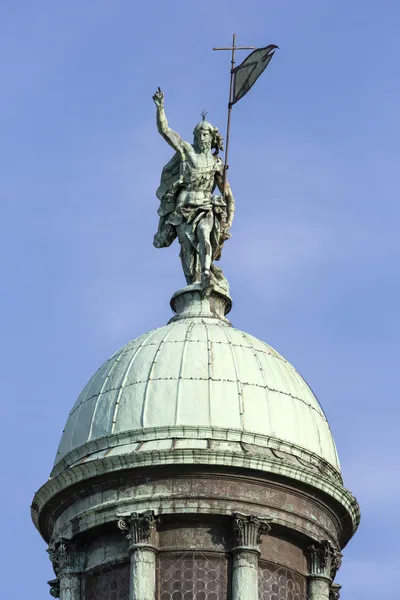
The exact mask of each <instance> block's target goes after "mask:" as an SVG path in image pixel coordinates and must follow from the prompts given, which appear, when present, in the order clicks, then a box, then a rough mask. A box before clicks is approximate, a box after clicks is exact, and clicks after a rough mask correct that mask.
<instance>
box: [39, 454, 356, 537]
mask: <svg viewBox="0 0 400 600" xmlns="http://www.w3.org/2000/svg"><path fill="white" fill-rule="evenodd" d="M182 464H186V465H197V466H199V465H219V466H224V467H227V468H229V467H233V468H245V469H256V470H258V471H264V472H268V473H271V474H275V475H279V476H283V477H287V478H289V479H292V480H294V481H298V482H300V483H302V484H305V485H307V486H310V487H312V488H316V489H317V490H320V491H321V492H324V493H325V494H327V495H328V496H330V497H331V498H333V499H334V500H336V501H337V502H338V503H339V504H340V505H341V506H342V507H343V508H344V509H345V511H346V512H347V514H348V515H349V518H350V520H351V522H352V527H353V532H354V531H355V530H356V529H357V526H358V523H359V518H360V513H359V507H358V504H357V501H356V500H355V498H354V496H353V495H352V494H351V493H350V492H348V491H347V490H346V489H345V488H344V487H343V486H342V485H340V484H339V483H338V482H335V481H333V480H332V479H330V478H327V477H323V476H322V475H317V474H315V473H313V472H311V471H310V470H308V469H306V468H305V467H301V466H300V465H299V466H294V465H292V464H288V463H284V462H283V461H281V462H279V461H277V460H272V459H271V458H267V457H264V456H253V455H248V454H244V453H243V454H238V453H235V452H232V451H231V452H229V451H225V452H224V453H223V454H217V453H215V452H212V451H209V450H182V449H180V450H174V451H173V452H171V451H161V450H159V451H152V452H145V453H142V454H141V453H131V454H125V455H124V454H122V455H116V456H106V457H104V458H103V459H101V460H96V461H90V462H87V463H83V464H81V465H77V466H75V467H72V468H70V469H68V470H66V471H64V472H63V473H61V474H60V475H58V476H57V477H53V478H52V479H50V480H49V481H48V482H47V483H46V484H45V485H44V486H42V488H40V490H39V491H38V492H37V493H36V495H35V498H34V501H33V504H32V519H33V521H34V524H35V525H36V527H37V528H38V529H39V530H40V526H39V520H40V516H41V513H42V511H43V509H44V508H45V506H46V504H47V503H48V502H49V501H50V500H51V499H52V498H54V497H55V496H56V495H57V494H59V493H60V492H62V491H63V490H66V489H68V487H70V486H73V485H75V484H77V483H81V482H83V481H84V480H87V479H93V478H96V477H98V476H103V475H104V474H108V473H113V472H118V471H120V470H126V469H132V468H138V467H151V466H163V465H182Z"/></svg>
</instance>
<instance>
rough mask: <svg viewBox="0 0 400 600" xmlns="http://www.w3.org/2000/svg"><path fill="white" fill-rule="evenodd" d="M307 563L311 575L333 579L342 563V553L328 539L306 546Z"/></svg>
mask: <svg viewBox="0 0 400 600" xmlns="http://www.w3.org/2000/svg"><path fill="white" fill-rule="evenodd" d="M308 563H309V570H310V575H311V576H318V575H319V576H321V577H327V578H329V579H331V580H333V579H334V577H335V575H336V572H337V570H338V569H339V568H340V566H341V564H342V555H341V554H340V552H339V551H338V550H337V549H336V548H334V546H332V544H331V543H330V542H329V541H328V540H322V541H321V542H319V543H317V544H311V546H309V547H308Z"/></svg>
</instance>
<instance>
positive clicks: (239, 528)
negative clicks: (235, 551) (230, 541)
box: [233, 513, 272, 551]
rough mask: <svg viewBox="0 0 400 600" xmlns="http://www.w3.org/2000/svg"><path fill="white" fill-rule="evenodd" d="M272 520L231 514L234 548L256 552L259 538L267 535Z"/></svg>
mask: <svg viewBox="0 0 400 600" xmlns="http://www.w3.org/2000/svg"><path fill="white" fill-rule="evenodd" d="M271 520H272V519H269V518H266V517H256V516H255V515H250V516H248V515H243V514H241V513H233V538H234V541H235V544H236V547H242V548H248V549H252V550H257V551H258V546H259V544H260V542H261V536H263V535H267V534H268V533H269V532H270V530H271V526H270V524H269V523H270V522H271Z"/></svg>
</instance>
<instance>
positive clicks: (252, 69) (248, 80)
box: [213, 33, 278, 199]
mask: <svg viewBox="0 0 400 600" xmlns="http://www.w3.org/2000/svg"><path fill="white" fill-rule="evenodd" d="M275 48H278V46H275V44H271V45H269V46H267V47H266V48H259V49H256V47H255V46H236V33H234V34H233V40H232V46H230V47H227V48H213V50H230V51H231V52H232V59H231V78H230V85H229V102H228V121H227V126H226V146H225V164H224V173H223V192H222V194H223V198H224V199H225V184H226V171H227V169H228V167H229V165H228V152H229V136H230V130H231V112H232V106H233V105H234V104H235V103H236V102H237V101H238V100H240V99H241V98H243V96H244V95H245V94H247V92H248V91H249V89H250V88H251V87H252V86H253V85H254V83H255V82H256V80H257V79H258V77H259V76H260V75H261V73H262V72H263V71H264V69H265V68H266V67H267V66H268V63H269V61H270V60H271V58H272V56H273V55H274V51H275ZM236 50H254V52H251V53H250V54H249V56H248V57H247V58H246V59H245V60H244V61H243V63H242V64H241V65H239V66H238V67H236V68H235V58H236ZM240 70H242V71H243V73H244V75H243V76H242V78H241V81H239V84H238V85H237V75H238V73H239V72H240Z"/></svg>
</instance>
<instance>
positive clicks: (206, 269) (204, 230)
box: [197, 211, 214, 278]
mask: <svg viewBox="0 0 400 600" xmlns="http://www.w3.org/2000/svg"><path fill="white" fill-rule="evenodd" d="M213 226H214V215H213V213H212V211H209V212H208V213H207V215H206V216H205V217H204V218H203V219H202V220H201V221H200V223H199V224H198V225H197V239H198V241H199V254H200V265H201V272H202V277H204V278H206V277H209V276H210V271H211V261H212V247H211V239H210V238H211V231H212V228H213Z"/></svg>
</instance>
